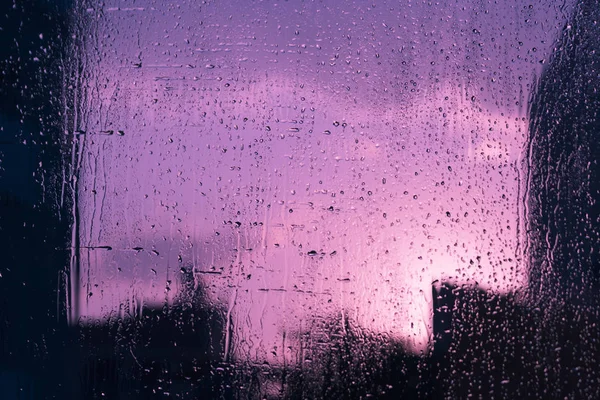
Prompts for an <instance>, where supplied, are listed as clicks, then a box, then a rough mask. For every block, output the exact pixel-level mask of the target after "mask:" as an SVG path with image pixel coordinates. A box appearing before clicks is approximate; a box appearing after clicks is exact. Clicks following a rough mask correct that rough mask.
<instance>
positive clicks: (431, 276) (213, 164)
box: [72, 1, 565, 363]
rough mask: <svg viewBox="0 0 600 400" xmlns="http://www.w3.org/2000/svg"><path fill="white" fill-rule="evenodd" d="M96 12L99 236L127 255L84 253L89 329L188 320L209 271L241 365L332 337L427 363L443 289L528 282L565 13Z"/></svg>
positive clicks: (469, 8) (230, 5)
mask: <svg viewBox="0 0 600 400" xmlns="http://www.w3.org/2000/svg"><path fill="white" fill-rule="evenodd" d="M460 5H463V6H460ZM99 11H100V10H96V9H89V10H87V11H86V12H84V13H83V14H84V17H85V18H89V19H90V20H92V21H94V27H93V28H92V32H93V37H95V38H96V39H94V40H90V41H89V46H88V48H86V49H84V51H82V53H83V54H82V56H83V57H84V59H85V65H86V68H87V71H88V73H89V75H88V78H87V80H86V84H85V85H84V87H82V88H81V89H80V90H81V91H82V92H85V93H86V94H87V97H85V98H86V101H85V102H83V104H82V105H81V108H82V109H83V110H85V117H84V118H82V122H81V124H82V126H81V127H80V129H82V130H84V131H85V132H87V134H86V135H85V138H84V139H82V140H84V141H85V147H84V148H85V151H84V155H83V159H82V167H81V168H82V171H83V172H82V173H81V176H80V186H79V187H80V190H81V193H80V195H79V196H80V199H81V210H82V218H81V231H80V232H81V240H82V244H83V245H84V246H87V247H94V246H106V245H110V246H111V247H112V249H113V250H112V251H106V250H101V249H97V250H90V249H87V248H85V249H82V250H81V253H80V254H81V260H82V274H81V276H82V282H80V284H81V285H82V288H83V289H82V292H81V293H82V294H81V297H80V298H78V299H77V298H74V299H72V301H73V302H78V303H79V305H80V308H79V310H80V311H79V315H74V316H72V317H73V319H74V320H76V319H81V320H87V319H90V318H92V319H94V318H105V317H106V316H107V315H110V314H111V313H112V314H115V313H118V314H119V315H125V314H126V313H127V312H130V313H135V312H134V311H133V310H139V309H140V307H141V305H142V304H162V303H163V302H165V301H167V302H169V301H173V298H174V297H175V296H176V295H177V291H178V287H177V279H178V278H177V276H178V274H179V270H180V268H181V267H182V266H184V267H193V268H194V271H195V278H196V279H197V281H198V282H199V283H201V284H202V285H203V286H204V287H205V290H206V291H207V292H208V295H209V297H210V299H211V300H212V301H214V302H215V304H220V305H221V306H222V307H224V309H225V310H226V313H227V315H228V318H227V320H228V321H230V326H229V327H228V328H229V329H228V332H229V333H230V334H231V335H230V337H228V338H227V340H226V342H227V349H226V351H227V352H228V353H229V354H227V356H231V357H234V358H240V359H253V360H254V359H256V360H269V361H270V362H272V363H277V362H282V360H283V357H288V358H287V361H288V362H290V358H289V357H290V354H291V353H290V354H287V355H286V354H285V351H284V352H283V353H282V352H278V353H276V354H275V352H273V351H272V350H273V348H275V347H277V346H280V344H281V341H282V333H283V332H284V331H286V332H299V331H303V330H309V329H310V327H311V324H312V323H313V321H314V320H315V319H317V318H321V317H328V316H331V315H339V314H340V313H341V314H344V315H345V316H348V317H349V318H350V319H351V320H352V321H354V322H355V323H356V324H358V325H360V326H361V327H363V328H365V329H367V330H371V331H373V332H376V333H385V334H387V335H389V336H390V337H394V338H396V339H398V340H401V341H403V342H404V343H405V344H406V346H407V348H408V349H411V350H413V351H420V350H424V349H426V347H427V345H428V343H429V342H430V339H431V338H430V336H431V321H432V306H431V304H432V299H431V286H432V282H434V281H440V282H441V281H445V282H452V283H456V284H461V285H462V284H467V285H479V286H480V287H482V288H485V289H487V290H491V291H495V292H498V293H508V292H511V291H514V290H516V289H519V288H520V287H522V286H523V285H525V284H526V276H525V272H526V266H525V265H523V263H522V262H519V257H520V254H519V250H518V243H519V239H520V238H519V229H520V226H519V224H520V222H519V215H520V213H521V212H522V210H519V184H520V181H519V173H520V168H521V164H520V157H521V148H522V145H523V140H524V138H525V135H526V127H527V121H526V119H525V117H526V115H527V99H528V96H529V91H530V85H531V83H532V82H533V78H534V74H536V73H539V71H540V68H541V63H540V61H541V60H543V59H544V58H547V57H548V53H549V51H550V50H551V46H552V38H554V37H555V36H556V32H557V30H558V29H559V28H560V26H561V25H562V21H563V18H564V15H565V14H563V12H562V11H560V10H558V9H556V8H555V7H554V6H553V5H552V2H544V3H542V4H537V3H536V4H535V6H534V7H533V8H530V7H529V3H527V2H521V1H509V2H501V4H484V5H481V4H479V3H477V4H475V3H467V2H463V3H460V4H459V3H457V5H453V6H451V7H450V6H448V7H446V6H441V5H429V3H426V2H425V3H424V2H418V3H417V2H406V3H405V4H404V5H399V4H397V2H389V3H387V4H386V3H385V2H377V3H376V4H373V3H365V2H355V3H351V2H333V1H332V2H282V3H279V4H275V3H267V2H253V3H246V2H219V3H218V4H212V3H211V2H206V3H205V4H202V5H198V4H196V2H193V1H192V2H189V3H188V2H179V3H178V4H177V5H166V3H163V2H150V1H148V2H133V1H131V2H116V1H109V2H107V5H106V6H105V7H104V9H103V10H102V13H101V14H99ZM110 131H112V132H113V134H108V133H110ZM118 131H122V132H123V135H119V134H117V132H118ZM134 248H143V249H144V250H139V251H136V250H132V249H134ZM206 272H211V273H206ZM168 280H169V281H171V284H169V285H168V286H169V290H168V291H165V288H166V286H167V281H168ZM90 292H92V293H93V295H92V296H91V297H90V296H89V293H90ZM127 310H129V311H127ZM224 340H225V339H224ZM274 354H275V355H274ZM291 361H294V360H293V359H292V360H291Z"/></svg>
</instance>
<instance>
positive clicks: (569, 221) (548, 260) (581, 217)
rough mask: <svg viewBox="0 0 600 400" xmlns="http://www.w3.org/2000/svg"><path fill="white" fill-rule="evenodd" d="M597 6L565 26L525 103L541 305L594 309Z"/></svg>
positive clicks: (599, 67) (597, 271) (531, 228)
mask: <svg viewBox="0 0 600 400" xmlns="http://www.w3.org/2000/svg"><path fill="white" fill-rule="evenodd" d="M599 20H600V2H598V1H597V0H584V1H582V2H580V3H579V4H578V5H577V6H576V7H575V10H574V13H573V17H572V18H571V20H570V21H569V23H568V24H567V25H566V26H565V27H564V29H563V32H562V37H561V38H560V39H559V41H558V44H557V47H556V50H555V52H554V54H553V56H552V59H551V61H550V64H549V65H548V67H547V68H546V69H545V70H544V72H543V74H542V77H541V79H540V80H539V84H538V87H537V91H536V92H535V95H534V96H533V98H532V101H531V112H530V121H531V122H530V136H529V142H528V157H527V159H528V160H529V162H530V165H528V169H529V176H528V193H527V198H526V199H525V201H526V206H527V209H528V214H527V218H528V239H529V240H528V242H529V246H528V250H529V254H530V264H531V271H530V276H531V279H530V280H531V285H530V289H531V294H532V295H533V296H534V297H535V298H536V299H537V300H539V301H541V302H542V303H543V304H544V305H549V304H551V303H552V304H553V305H554V306H555V307H562V306H564V304H563V303H571V304H573V303H577V304H580V305H582V306H583V305H590V306H593V307H596V305H597V298H598V295H597V293H598V289H597V287H598V284H599V283H600V266H599V261H600V258H599V251H600V192H599V190H600V175H599V171H600V167H599V165H598V163H599V161H598V159H599V156H600V23H599Z"/></svg>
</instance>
